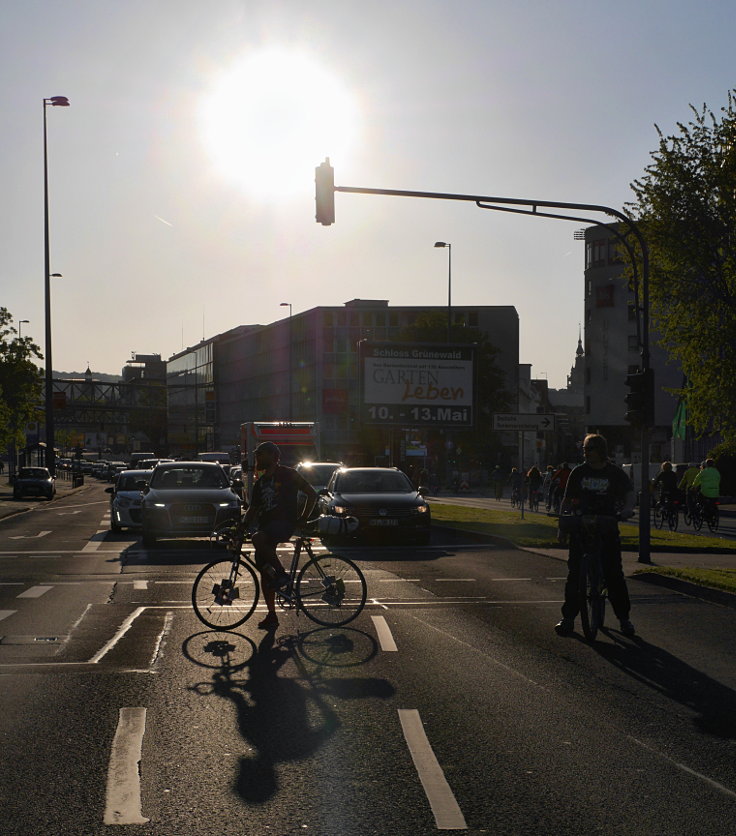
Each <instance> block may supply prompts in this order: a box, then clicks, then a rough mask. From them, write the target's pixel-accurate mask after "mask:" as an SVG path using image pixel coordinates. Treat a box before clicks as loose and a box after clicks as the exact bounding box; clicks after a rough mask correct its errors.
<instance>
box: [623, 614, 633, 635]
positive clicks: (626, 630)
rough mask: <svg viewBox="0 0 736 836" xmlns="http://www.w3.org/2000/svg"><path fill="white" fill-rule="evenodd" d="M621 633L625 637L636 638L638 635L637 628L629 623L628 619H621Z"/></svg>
mask: <svg viewBox="0 0 736 836" xmlns="http://www.w3.org/2000/svg"><path fill="white" fill-rule="evenodd" d="M621 632H622V633H623V634H624V636H629V637H631V636H635V635H636V627H634V625H633V624H632V623H631V622H630V621H629V619H628V618H622V619H621Z"/></svg>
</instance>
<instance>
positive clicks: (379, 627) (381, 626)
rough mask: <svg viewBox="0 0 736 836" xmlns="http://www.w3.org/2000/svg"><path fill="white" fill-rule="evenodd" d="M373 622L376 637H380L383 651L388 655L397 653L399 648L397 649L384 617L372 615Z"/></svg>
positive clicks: (379, 641)
mask: <svg viewBox="0 0 736 836" xmlns="http://www.w3.org/2000/svg"><path fill="white" fill-rule="evenodd" d="M371 621H372V622H373V626H374V627H375V628H376V635H377V636H378V643H379V644H380V645H381V650H383V651H384V652H388V653H390V652H391V651H397V650H398V647H396V642H395V641H394V637H393V635H392V634H391V629H390V628H389V626H388V622H387V621H386V619H385V618H384V617H383V616H382V615H372V616H371Z"/></svg>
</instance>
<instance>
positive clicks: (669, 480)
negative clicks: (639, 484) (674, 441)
mask: <svg viewBox="0 0 736 836" xmlns="http://www.w3.org/2000/svg"><path fill="white" fill-rule="evenodd" d="M657 488H659V505H660V507H661V508H664V507H665V506H666V505H667V504H668V503H669V502H670V501H671V500H672V499H675V497H676V496H677V491H678V488H677V474H676V473H675V471H674V470H673V469H672V462H662V467H661V469H660V471H659V473H658V474H657V475H656V476H655V477H654V480H653V481H652V490H654V491H656V490H657Z"/></svg>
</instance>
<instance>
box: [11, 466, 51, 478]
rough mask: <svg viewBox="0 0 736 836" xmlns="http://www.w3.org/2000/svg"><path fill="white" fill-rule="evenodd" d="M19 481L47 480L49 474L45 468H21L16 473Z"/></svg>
mask: <svg viewBox="0 0 736 836" xmlns="http://www.w3.org/2000/svg"><path fill="white" fill-rule="evenodd" d="M18 475H19V476H20V478H21V479H48V478H49V472H48V470H46V468H45V467H21V469H20V472H19V473H18Z"/></svg>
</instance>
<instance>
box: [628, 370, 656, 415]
mask: <svg viewBox="0 0 736 836" xmlns="http://www.w3.org/2000/svg"><path fill="white" fill-rule="evenodd" d="M626 385H627V386H628V387H629V394H628V395H626V398H625V401H626V406H627V410H626V420H627V421H628V422H629V423H630V424H634V425H635V426H638V427H651V426H652V425H653V424H654V371H653V370H652V369H646V370H645V371H643V372H634V373H633V374H629V375H627V376H626Z"/></svg>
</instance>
